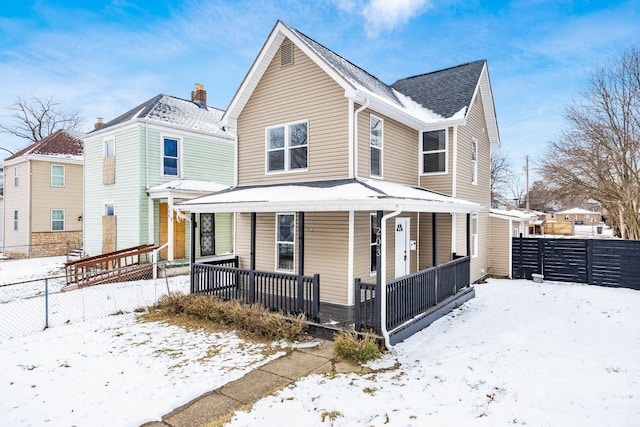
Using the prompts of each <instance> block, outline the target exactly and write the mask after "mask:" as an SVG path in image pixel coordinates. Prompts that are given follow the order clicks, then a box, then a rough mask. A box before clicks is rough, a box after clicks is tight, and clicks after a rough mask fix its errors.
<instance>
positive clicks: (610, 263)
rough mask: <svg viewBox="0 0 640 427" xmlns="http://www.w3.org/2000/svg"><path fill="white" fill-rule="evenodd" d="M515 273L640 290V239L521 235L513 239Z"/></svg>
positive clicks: (528, 277) (529, 277) (529, 276)
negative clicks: (534, 236)
mask: <svg viewBox="0 0 640 427" xmlns="http://www.w3.org/2000/svg"><path fill="white" fill-rule="evenodd" d="M512 260H513V277H514V278H516V279H531V274H532V273H539V274H542V275H543V276H544V278H545V279H548V280H557V281H563V282H577V283H588V284H591V285H601V286H616V287H625V288H632V289H638V290H640V241H638V240H611V239H550V238H520V237H514V238H513V240H512Z"/></svg>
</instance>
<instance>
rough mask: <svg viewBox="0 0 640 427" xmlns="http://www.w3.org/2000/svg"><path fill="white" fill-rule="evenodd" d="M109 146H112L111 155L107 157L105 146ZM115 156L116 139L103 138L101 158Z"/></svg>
mask: <svg viewBox="0 0 640 427" xmlns="http://www.w3.org/2000/svg"><path fill="white" fill-rule="evenodd" d="M109 144H111V145H112V146H113V154H112V155H110V156H108V155H107V153H108V150H107V146H108V145H109ZM115 156H116V138H115V137H111V138H105V139H103V140H102V157H115Z"/></svg>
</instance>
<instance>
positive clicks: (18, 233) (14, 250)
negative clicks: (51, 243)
mask: <svg viewBox="0 0 640 427" xmlns="http://www.w3.org/2000/svg"><path fill="white" fill-rule="evenodd" d="M16 166H17V167H18V186H17V187H15V186H14V175H13V173H14V172H13V171H14V167H16ZM29 167H30V165H29V162H28V161H22V162H19V163H15V164H11V165H10V166H6V165H5V168H4V170H5V186H4V211H5V215H4V224H5V225H4V240H3V244H4V248H3V253H4V254H5V255H6V256H9V257H26V256H28V253H29V246H28V245H30V244H31V241H30V233H31V231H30V224H29V217H30V214H29V207H30V206H29V200H30V198H31V194H30V175H29ZM15 210H17V211H18V230H14V229H13V212H14V211H15Z"/></svg>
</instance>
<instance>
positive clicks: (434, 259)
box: [431, 212, 438, 266]
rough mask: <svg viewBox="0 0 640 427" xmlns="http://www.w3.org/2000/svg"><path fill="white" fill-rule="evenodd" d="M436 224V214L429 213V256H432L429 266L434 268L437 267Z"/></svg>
mask: <svg viewBox="0 0 640 427" xmlns="http://www.w3.org/2000/svg"><path fill="white" fill-rule="evenodd" d="M437 225H438V223H437V220H436V213H435V212H432V213H431V231H432V233H431V235H432V239H431V255H432V260H431V265H433V266H436V265H438V243H437V242H438V226H437Z"/></svg>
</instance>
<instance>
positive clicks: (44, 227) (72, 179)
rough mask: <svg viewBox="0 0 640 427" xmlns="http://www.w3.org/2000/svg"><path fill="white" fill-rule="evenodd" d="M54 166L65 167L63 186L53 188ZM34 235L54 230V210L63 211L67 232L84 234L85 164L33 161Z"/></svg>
mask: <svg viewBox="0 0 640 427" xmlns="http://www.w3.org/2000/svg"><path fill="white" fill-rule="evenodd" d="M51 165H61V166H64V170H65V179H64V184H65V185H64V187H53V186H52V185H51ZM31 180H32V188H31V195H32V200H31V210H32V212H31V232H32V233H37V232H43V231H44V232H48V231H52V230H51V209H64V211H65V223H64V231H82V221H78V217H79V216H81V215H82V165H77V164H65V163H57V162H55V161H54V162H45V161H38V160H32V161H31Z"/></svg>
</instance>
